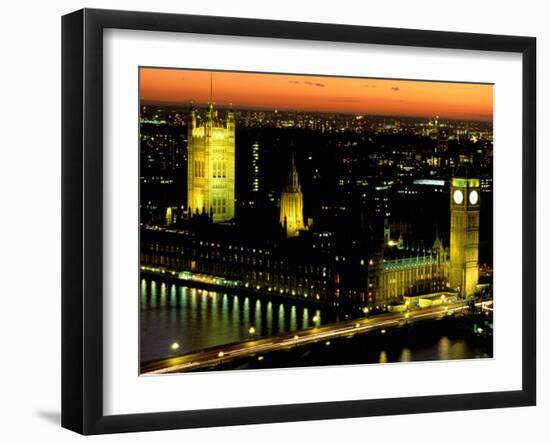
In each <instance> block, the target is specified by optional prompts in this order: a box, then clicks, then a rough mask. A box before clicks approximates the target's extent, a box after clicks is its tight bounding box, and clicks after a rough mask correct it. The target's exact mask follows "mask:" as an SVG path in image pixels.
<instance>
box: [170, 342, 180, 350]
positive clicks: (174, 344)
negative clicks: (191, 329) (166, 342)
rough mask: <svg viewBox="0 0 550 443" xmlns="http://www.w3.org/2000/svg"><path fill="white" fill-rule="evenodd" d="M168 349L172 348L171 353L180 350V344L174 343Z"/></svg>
mask: <svg viewBox="0 0 550 443" xmlns="http://www.w3.org/2000/svg"><path fill="white" fill-rule="evenodd" d="M170 348H172V351H177V350H178V349H179V348H180V344H179V343H178V342H177V341H175V342H174V343H172V345H170Z"/></svg>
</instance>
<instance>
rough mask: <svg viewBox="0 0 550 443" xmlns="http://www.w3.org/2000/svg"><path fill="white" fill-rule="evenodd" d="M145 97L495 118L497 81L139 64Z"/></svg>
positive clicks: (244, 105)
mask: <svg viewBox="0 0 550 443" xmlns="http://www.w3.org/2000/svg"><path fill="white" fill-rule="evenodd" d="M140 100H141V101H142V102H159V103H165V104H168V103H171V104H178V105H183V104H189V103H191V102H194V103H208V102H210V101H213V102H215V103H216V104H217V105H218V106H229V105H233V106H234V107H236V108H238V107H240V108H244V109H253V108H258V109H281V110H296V111H309V112H336V113H365V114H372V115H380V116H396V115H399V116H403V117H429V116H432V117H433V116H439V117H440V118H442V119H453V120H456V119H462V120H477V121H485V122H490V121H492V117H493V85H489V84H474V83H451V82H433V81H416V80H393V79H391V80H388V79H377V78H350V77H327V76H310V75H291V74H266V73H247V72H229V71H203V70H189V69H172V68H162V69H161V68H140Z"/></svg>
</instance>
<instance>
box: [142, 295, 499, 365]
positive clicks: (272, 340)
mask: <svg viewBox="0 0 550 443" xmlns="http://www.w3.org/2000/svg"><path fill="white" fill-rule="evenodd" d="M476 305H477V306H478V307H481V308H482V309H487V310H492V301H483V302H479V303H477V304H476ZM467 309H469V307H468V306H467V305H465V304H464V303H456V304H444V305H439V306H436V307H430V308H424V309H418V310H410V311H408V312H404V313H389V314H381V315H376V316H373V317H370V318H360V319H355V320H346V321H341V322H338V323H331V324H328V325H324V326H318V327H314V328H309V329H303V330H300V331H295V332H292V333H288V334H284V335H278V336H275V337H266V338H260V339H252V340H246V341H243V342H238V343H230V344H226V345H221V346H216V347H212V348H208V349H205V350H202V351H197V352H192V353H188V354H184V355H180V356H174V357H169V358H165V359H162V360H156V361H153V362H148V363H144V364H143V365H142V367H141V373H142V375H156V374H171V373H178V372H186V371H192V370H197V369H205V368H209V367H213V366H217V365H219V364H222V363H228V362H230V361H232V360H237V359H242V358H246V357H252V356H259V357H260V356H261V355H262V354H267V353H269V352H274V351H280V350H284V349H288V348H293V347H297V346H305V345H308V344H312V343H315V342H319V341H325V342H327V341H330V340H334V339H338V338H342V337H349V336H353V335H355V334H363V333H367V332H370V331H374V330H379V331H380V332H381V333H385V329H386V328H390V327H395V326H400V325H403V324H405V323H408V324H412V323H415V322H418V321H425V320H434V319H440V318H443V317H444V316H446V315H452V314H456V313H460V312H462V311H465V310H467Z"/></svg>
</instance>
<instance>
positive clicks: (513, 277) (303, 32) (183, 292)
mask: <svg viewBox="0 0 550 443" xmlns="http://www.w3.org/2000/svg"><path fill="white" fill-rule="evenodd" d="M62 25H63V29H62V55H63V67H62V75H63V79H62V86H63V96H62V104H63V116H62V117H63V127H62V133H63V134H62V135H63V137H62V138H63V146H62V151H63V157H62V158H63V165H62V171H63V214H62V219H63V227H62V231H63V238H62V241H63V247H62V250H63V294H62V296H63V303H62V306H63V312H62V321H63V325H62V334H63V337H62V345H63V346H62V350H63V352H62V358H63V361H62V370H63V374H62V379H63V380H62V381H63V383H62V425H63V426H64V427H66V428H69V429H72V430H74V431H77V432H80V433H83V434H99V433H113V432H128V431H145V430H160V429H176V428H190V427H201V426H226V425H237V424H251V423H270V422H282V421H298V420H316V419H328V418H345V417H360V416H374V415H388V414H408V413H421V412H433V411H453V410H464V409H481V408H497V407H512V406H528V405H534V404H535V400H536V374H535V367H536V356H535V348H536V346H535V299H536V293H535V261H536V252H535V246H536V238H535V235H536V234H535V200H536V198H535V193H536V189H535V183H536V181H535V129H536V128H535V121H536V119H535V115H536V113H535V110H536V106H535V48H536V43H535V39H534V38H530V37H512V36H496V35H483V34H463V33H451V32H435V31H420V30H407V29H388V28H372V27H358V26H348V25H336V24H318V23H298V22H280V21H269V20H255V19H254V20H253V19H242V18H226V17H207V16H189V15H172V14H157V13H145V12H123V11H108V10H90V9H85V10H81V11H77V12H74V13H72V14H69V15H66V16H64V17H63V22H62ZM497 220H498V223H497Z"/></svg>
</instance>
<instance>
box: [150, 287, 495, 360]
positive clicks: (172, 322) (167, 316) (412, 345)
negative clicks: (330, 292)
mask: <svg viewBox="0 0 550 443" xmlns="http://www.w3.org/2000/svg"><path fill="white" fill-rule="evenodd" d="M140 297H141V313H140V322H141V335H140V348H141V349H140V354H141V361H142V362H147V361H151V360H158V359H162V358H166V357H171V356H174V355H180V354H186V353H190V352H196V351H200V350H203V349H206V348H210V347H213V346H219V345H223V344H228V343H235V342H239V341H243V340H247V339H250V338H261V337H269V336H274V335H280V334H284V333H289V332H290V333H291V332H293V331H298V330H301V329H306V328H310V327H313V326H320V325H325V324H328V323H334V322H335V321H338V320H343V316H342V315H341V314H340V315H338V314H337V313H336V312H335V311H333V310H331V309H327V308H324V307H322V306H319V305H304V304H300V303H297V302H295V301H294V300H288V299H277V298H272V299H267V298H264V297H263V296H261V295H258V296H256V295H242V294H231V293H220V292H213V291H207V290H201V289H196V288H190V287H187V286H184V285H180V284H176V283H172V282H169V281H163V280H161V279H156V278H154V279H150V278H143V279H142V280H141V295H140ZM490 323H491V319H489V318H486V317H485V316H466V317H460V318H448V319H445V320H438V321H426V322H422V323H420V324H415V325H414V326H405V327H399V328H389V329H388V330H387V331H384V333H383V334H380V332H372V333H366V334H357V335H355V336H353V337H349V338H342V339H338V340H333V341H332V342H326V343H325V342H322V343H316V344H313V345H308V346H305V347H301V348H295V349H289V350H285V351H281V352H273V353H271V354H269V355H267V356H261V357H260V358H252V357H251V358H243V359H242V360H238V361H235V362H231V363H227V364H225V365H220V366H218V367H216V368H214V369H217V370H223V369H248V368H266V367H269V368H274V367H277V368H278V367H298V366H322V365H336V364H364V363H391V362H405V361H429V360H449V359H469V358H490V357H492V354H493V349H492V334H488V333H487V332H488V330H489V329H490V328H489V326H488V325H490ZM480 332H482V333H480ZM174 343H177V346H176V347H175V348H174V346H173V345H174ZM210 370H211V369H210Z"/></svg>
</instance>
